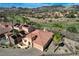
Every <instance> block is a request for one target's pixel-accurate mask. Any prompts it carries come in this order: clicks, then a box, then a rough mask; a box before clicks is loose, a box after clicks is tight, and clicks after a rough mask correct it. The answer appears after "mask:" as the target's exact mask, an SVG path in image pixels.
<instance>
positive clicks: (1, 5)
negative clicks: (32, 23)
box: [0, 3, 79, 8]
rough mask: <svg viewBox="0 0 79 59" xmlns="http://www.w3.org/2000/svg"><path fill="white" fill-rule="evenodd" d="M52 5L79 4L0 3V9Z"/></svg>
mask: <svg viewBox="0 0 79 59" xmlns="http://www.w3.org/2000/svg"><path fill="white" fill-rule="evenodd" d="M53 5H63V6H70V5H79V3H0V7H6V8H8V7H23V8H37V7H41V6H53Z"/></svg>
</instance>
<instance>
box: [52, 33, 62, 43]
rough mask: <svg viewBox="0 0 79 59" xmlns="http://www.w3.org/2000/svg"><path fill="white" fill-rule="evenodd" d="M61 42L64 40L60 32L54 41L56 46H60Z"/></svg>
mask: <svg viewBox="0 0 79 59" xmlns="http://www.w3.org/2000/svg"><path fill="white" fill-rule="evenodd" d="M61 40H62V35H61V34H60V33H58V32H57V33H55V34H54V37H53V41H54V42H55V44H59V43H60V41H61Z"/></svg>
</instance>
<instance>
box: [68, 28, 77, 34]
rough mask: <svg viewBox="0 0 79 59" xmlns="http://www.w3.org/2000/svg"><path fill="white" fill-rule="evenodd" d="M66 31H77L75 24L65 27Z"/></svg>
mask: <svg viewBox="0 0 79 59" xmlns="http://www.w3.org/2000/svg"><path fill="white" fill-rule="evenodd" d="M67 31H69V32H73V33H77V28H76V27H75V26H70V27H68V28H67Z"/></svg>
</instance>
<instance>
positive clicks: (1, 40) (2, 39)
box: [0, 23, 12, 44]
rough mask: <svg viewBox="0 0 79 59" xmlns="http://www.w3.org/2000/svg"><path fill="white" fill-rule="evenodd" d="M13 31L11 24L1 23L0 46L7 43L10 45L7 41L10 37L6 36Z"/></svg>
mask: <svg viewBox="0 0 79 59" xmlns="http://www.w3.org/2000/svg"><path fill="white" fill-rule="evenodd" d="M11 30H12V27H11V26H10V25H9V24H5V23H4V24H1V23H0V44H5V43H6V42H8V44H9V40H7V39H8V38H9V37H8V35H6V34H7V33H9V32H10V31H11Z"/></svg>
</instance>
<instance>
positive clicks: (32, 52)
mask: <svg viewBox="0 0 79 59" xmlns="http://www.w3.org/2000/svg"><path fill="white" fill-rule="evenodd" d="M41 53H42V52H41V51H39V50H37V49H35V48H29V49H18V48H16V49H13V48H1V47H0V56H38V55H41Z"/></svg>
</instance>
